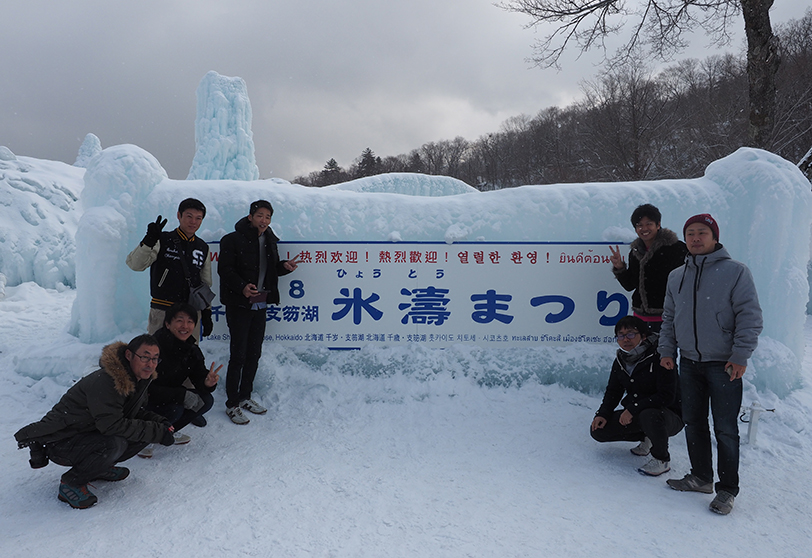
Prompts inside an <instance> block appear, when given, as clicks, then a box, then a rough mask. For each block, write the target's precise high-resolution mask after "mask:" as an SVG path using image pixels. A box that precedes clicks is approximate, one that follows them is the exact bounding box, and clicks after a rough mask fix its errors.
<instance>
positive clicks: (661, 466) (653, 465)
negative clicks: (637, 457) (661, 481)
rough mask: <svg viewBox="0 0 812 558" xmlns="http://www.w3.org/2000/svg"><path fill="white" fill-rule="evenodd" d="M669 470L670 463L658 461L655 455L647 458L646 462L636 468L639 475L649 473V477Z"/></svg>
mask: <svg viewBox="0 0 812 558" xmlns="http://www.w3.org/2000/svg"><path fill="white" fill-rule="evenodd" d="M670 470H671V465H670V463H669V462H668V461H660V460H659V459H657V458H656V457H652V458H651V459H649V461H648V463H646V464H645V465H643V466H642V467H640V468H639V469H637V472H638V473H640V474H641V475H649V476H651V477H657V476H660V475H662V474H663V473H667V472H668V471H670Z"/></svg>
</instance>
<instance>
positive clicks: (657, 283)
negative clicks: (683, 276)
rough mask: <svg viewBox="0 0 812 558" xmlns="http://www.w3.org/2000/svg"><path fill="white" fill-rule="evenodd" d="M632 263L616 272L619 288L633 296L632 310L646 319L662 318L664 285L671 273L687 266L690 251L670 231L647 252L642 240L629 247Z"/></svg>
mask: <svg viewBox="0 0 812 558" xmlns="http://www.w3.org/2000/svg"><path fill="white" fill-rule="evenodd" d="M630 248H631V250H630V251H629V263H628V266H627V267H624V268H623V269H614V268H612V271H613V272H614V274H615V277H616V278H617V280H618V282H620V285H621V286H622V287H623V288H624V289H626V290H627V291H634V292H633V293H632V309H633V310H634V311H635V312H637V313H638V314H641V315H644V316H660V315H662V313H663V301H664V300H665V285H666V283H667V281H668V274H669V273H671V270H673V269H676V268H678V267H679V266H681V265H682V264H684V263H685V256H686V255H687V254H688V248H687V247H686V246H685V243H684V242H682V241H681V240H679V239H678V238H677V235H676V233H674V232H673V231H671V230H669V229H663V228H661V229H660V232H659V234H657V237H656V238H655V239H654V242H653V243H652V244H651V248H650V249H648V250H646V245H645V243H644V242H643V241H642V240H640V239H639V238H637V239H635V240H634V241H633V242H632V243H631V246H630Z"/></svg>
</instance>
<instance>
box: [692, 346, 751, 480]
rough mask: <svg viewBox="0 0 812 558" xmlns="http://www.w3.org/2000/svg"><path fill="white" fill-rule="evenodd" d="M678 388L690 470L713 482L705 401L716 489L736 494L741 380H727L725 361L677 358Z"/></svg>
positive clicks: (700, 477) (702, 478)
mask: <svg viewBox="0 0 812 558" xmlns="http://www.w3.org/2000/svg"><path fill="white" fill-rule="evenodd" d="M679 366H680V382H681V387H682V418H683V420H685V441H686V442H687V443H688V457H690V459H691V473H692V474H693V475H695V476H696V477H698V478H699V479H701V480H703V481H705V482H713V455H712V453H711V438H710V426H709V424H708V408H709V405H708V403H709V402H710V412H711V413H712V415H713V430H714V433H715V434H716V450H717V454H718V455H717V471H718V473H719V482H717V483H716V492H719V491H720V490H724V491H725V492H729V493H731V494H733V495H734V496H736V495H738V494H739V423H738V421H737V418H738V416H739V410H740V409H741V405H742V381H741V379H738V380H734V381H732V382H731V381H730V376H729V375H728V374H727V372H725V363H724V362H719V361H714V362H696V361H694V360H690V359H687V358H684V357H683V358H681V359H680V365H679Z"/></svg>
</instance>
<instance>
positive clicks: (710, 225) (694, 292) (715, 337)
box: [659, 213, 762, 515]
mask: <svg viewBox="0 0 812 558" xmlns="http://www.w3.org/2000/svg"><path fill="white" fill-rule="evenodd" d="M683 235H684V237H685V244H686V245H687V246H688V256H687V257H686V260H685V265H683V266H682V267H678V268H677V269H675V270H674V271H672V272H671V273H670V275H669V276H668V284H667V287H666V294H665V304H664V308H663V326H662V330H661V334H660V348H659V352H660V355H661V357H662V360H661V361H660V364H661V365H662V366H663V367H664V368H667V369H669V370H671V369H673V368H674V367H675V359H676V356H677V348H679V350H680V383H681V387H682V417H683V419H684V420H685V439H686V441H687V443H688V456H689V457H690V459H691V472H690V473H689V474H687V475H685V477H683V478H682V479H670V480H668V481H667V482H668V485H669V486H670V487H671V488H673V489H674V490H682V491H690V492H703V493H705V494H712V493H713V491H714V484H713V457H712V454H711V438H710V428H709V426H708V402H709V401H710V411H711V412H712V413H713V427H714V431H715V432H716V444H717V453H718V459H717V461H718V462H717V470H718V473H719V482H717V483H716V486H715V488H716V497H715V498H714V499H713V501H712V502H711V504H710V509H711V511H713V512H716V513H719V514H722V515H726V514H728V513H730V511H731V510H732V509H733V501H734V499H735V497H736V496H737V495H738V493H739V426H738V423H737V417H738V414H739V409H740V408H741V402H742V380H741V378H742V376H743V375H744V372H745V370H746V368H747V360H748V359H749V358H750V356H751V355H752V354H753V351H754V350H755V348H756V345H757V344H758V335H759V333H761V329H762V320H761V307H760V306H759V304H758V295H757V293H756V287H755V284H754V283H753V276H752V275H751V273H750V270H749V269H748V268H747V266H746V265H744V264H743V263H741V262H737V261H735V260H733V259H731V258H730V254H728V252H727V250H726V249H725V248H724V247H723V246H722V245H721V244H720V243H719V226H718V224H717V223H716V221H715V220H714V218H713V217H711V216H710V215H709V214H707V213H703V214H701V215H694V216H693V217H691V218H690V219H688V221H686V223H685V226H684V227H683Z"/></svg>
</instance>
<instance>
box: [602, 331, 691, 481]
mask: <svg viewBox="0 0 812 558" xmlns="http://www.w3.org/2000/svg"><path fill="white" fill-rule="evenodd" d="M615 335H616V337H617V343H618V345H619V346H620V348H619V349H618V351H617V358H616V359H615V361H614V362H613V363H612V372H611V373H610V375H609V383H608V385H607V386H606V393H605V394H604V396H603V402H602V403H601V406H600V408H599V409H598V412H597V413H595V418H594V419H593V420H592V426H591V429H590V430H591V434H592V438H594V439H595V440H597V441H598V442H621V441H626V442H640V444H638V445H637V446H635V447H634V448H632V449H631V452H632V453H633V454H635V455H641V456H645V455H648V454H649V453H651V459H650V460H649V461H648V463H646V464H645V465H643V466H642V467H640V468H639V469H637V470H638V472H640V473H641V474H644V475H651V476H658V475H662V474H663V473H665V472H667V471H669V470H671V467H670V461H671V457H670V455H669V453H668V438H670V437H671V436H676V434H677V433H678V432H679V431H680V430H682V427H683V426H684V425H683V422H682V417H681V409H680V394H679V382H678V377H677V371H676V370H666V369H665V368H663V367H662V366H660V355H658V354H657V334H656V333H650V332H649V329H648V326H647V324H646V322H644V321H643V320H641V319H640V318H638V317H637V316H624V317H623V318H620V320H618V322H617V324H615ZM624 393H625V394H626V396H625V397H624V396H623V395H624ZM618 403H620V404H621V405H622V407H623V410H616V409H615V408H616V407H617V405H618Z"/></svg>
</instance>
